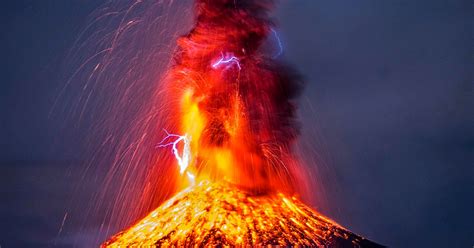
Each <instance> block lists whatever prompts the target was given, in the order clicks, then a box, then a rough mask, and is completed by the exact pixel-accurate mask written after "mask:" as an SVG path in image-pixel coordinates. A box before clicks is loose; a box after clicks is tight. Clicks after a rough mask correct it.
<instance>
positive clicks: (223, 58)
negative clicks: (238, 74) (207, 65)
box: [211, 53, 242, 70]
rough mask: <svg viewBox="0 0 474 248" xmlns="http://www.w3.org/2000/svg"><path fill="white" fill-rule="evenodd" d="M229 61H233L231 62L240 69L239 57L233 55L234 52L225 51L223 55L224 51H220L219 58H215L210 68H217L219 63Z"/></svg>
mask: <svg viewBox="0 0 474 248" xmlns="http://www.w3.org/2000/svg"><path fill="white" fill-rule="evenodd" d="M230 63H233V64H235V65H237V67H238V68H239V70H241V69H242V68H241V67H240V60H239V58H237V57H235V56H234V54H232V53H226V55H224V53H221V58H220V59H219V60H217V61H216V62H214V63H213V64H212V65H211V66H212V68H214V69H217V68H218V67H219V66H220V65H223V64H230Z"/></svg>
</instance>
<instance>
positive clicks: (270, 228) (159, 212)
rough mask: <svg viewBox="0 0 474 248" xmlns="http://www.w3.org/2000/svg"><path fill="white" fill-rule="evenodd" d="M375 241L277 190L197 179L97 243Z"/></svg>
mask: <svg viewBox="0 0 474 248" xmlns="http://www.w3.org/2000/svg"><path fill="white" fill-rule="evenodd" d="M130 246H134V247H136V246H140V247H169V246H171V247H262V246H265V247H267V246H280V247H289V246H292V247H295V246H297V247H377V246H376V245H375V244H374V243H372V242H370V241H368V240H366V239H364V238H361V237H359V236H357V235H354V234H353V233H351V232H349V231H347V230H346V229H344V228H342V227H341V226H339V225H337V224H336V223H334V222H333V221H331V220H329V219H327V218H325V217H323V216H321V215H320V214H318V213H316V212H315V211H313V210H311V209H310V208H308V207H307V206H306V205H304V204H303V203H301V202H300V201H298V200H297V199H296V198H292V197H287V196H285V195H283V194H274V195H264V196H258V195H249V194H248V193H247V192H245V191H242V190H238V189H237V188H235V187H233V186H230V185H228V184H218V183H210V182H207V181H203V182H201V183H199V184H198V185H195V186H193V187H191V188H188V189H186V190H184V191H183V192H181V193H179V194H178V195H176V196H174V197H173V198H171V199H170V200H168V201H167V202H165V203H164V204H163V205H162V206H161V207H159V208H158V209H156V210H154V211H153V212H151V213H150V214H149V215H148V216H146V217H145V218H143V219H142V220H141V221H139V222H138V223H136V224H135V225H133V226H132V227H131V228H129V229H127V230H125V231H123V232H121V233H119V234H117V235H115V236H114V237H112V238H111V239H110V240H109V241H107V242H105V243H104V244H103V247H130Z"/></svg>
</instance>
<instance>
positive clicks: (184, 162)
mask: <svg viewBox="0 0 474 248" xmlns="http://www.w3.org/2000/svg"><path fill="white" fill-rule="evenodd" d="M163 130H164V131H165V133H166V137H165V138H164V139H163V140H162V141H161V142H160V143H159V144H158V147H168V146H171V147H172V150H171V151H172V152H173V155H174V157H175V158H176V160H177V161H178V165H179V173H180V174H183V173H184V172H185V171H186V169H187V168H188V166H189V162H190V161H191V147H190V144H189V143H190V140H191V138H190V137H188V135H187V134H184V135H178V134H172V133H169V132H168V131H166V129H163ZM173 138H174V140H173ZM170 140H171V141H170ZM181 141H182V142H183V151H182V152H181V155H180V152H179V149H178V144H179V142H181ZM165 142H167V143H165ZM187 175H188V177H189V178H190V179H192V180H194V175H192V174H191V173H190V172H187Z"/></svg>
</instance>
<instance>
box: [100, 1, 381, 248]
mask: <svg viewBox="0 0 474 248" xmlns="http://www.w3.org/2000/svg"><path fill="white" fill-rule="evenodd" d="M195 2H196V3H195V7H196V13H197V16H196V23H195V26H194V28H193V29H192V30H191V31H190V32H189V33H188V34H187V35H185V36H183V37H181V38H180V39H178V49H177V51H176V52H175V55H174V64H173V66H172V67H171V68H170V71H169V72H168V76H167V78H166V82H165V84H164V87H163V89H161V90H160V91H161V92H165V93H164V97H163V101H165V102H166V107H167V108H168V109H167V111H169V113H170V115H172V116H170V117H169V118H167V120H168V119H169V122H168V123H167V127H165V128H166V130H164V131H163V137H162V138H163V139H162V140H161V141H159V140H157V142H156V144H157V145H156V149H157V152H169V153H170V156H174V157H175V158H176V160H177V162H176V163H177V164H178V168H177V169H176V171H179V173H180V174H181V175H182V177H181V178H182V182H180V183H179V184H180V185H181V187H182V188H185V189H184V190H183V191H182V192H181V193H178V194H177V195H176V196H174V197H173V198H171V199H170V200H168V201H167V202H165V203H164V204H163V205H162V206H161V207H159V208H158V209H156V210H154V211H152V212H151V213H150V214H149V215H148V216H146V217H145V218H144V219H142V220H141V221H139V222H137V223H136V224H135V225H133V226H132V227H130V228H128V229H127V230H125V231H123V232H121V233H119V234H117V235H115V236H113V237H112V238H111V239H110V240H108V241H106V242H105V243H104V244H103V246H104V247H126V246H174V247H183V246H185V247H188V246H199V247H202V246H245V247H248V246H268V245H279V246H331V247H332V246H337V247H341V246H344V247H346V246H355V247H359V246H371V245H375V244H373V243H371V242H370V241H367V240H365V239H364V238H362V237H359V236H357V235H355V234H353V233H351V232H349V231H347V230H346V229H344V228H342V227H340V226H339V225H337V224H336V223H334V222H333V221H330V220H328V219H327V218H325V217H323V216H321V215H319V214H317V213H316V212H315V211H313V210H311V209H310V208H309V207H307V206H305V205H304V204H303V203H302V202H300V201H299V200H298V199H297V198H296V197H293V195H298V194H302V187H301V185H302V184H304V182H305V178H304V177H303V176H302V174H304V173H301V169H302V166H301V165H300V164H299V163H298V159H297V158H296V156H295V155H294V153H293V152H292V147H293V143H294V142H295V139H296V137H297V134H298V130H297V126H298V125H296V117H295V103H294V100H295V98H296V96H297V95H298V93H299V91H300V88H301V81H300V80H299V77H298V75H297V73H295V72H294V71H293V70H292V69H291V68H289V67H288V66H286V65H284V64H283V63H282V62H281V61H279V60H276V59H275V57H276V56H275V53H268V52H265V51H264V49H262V45H263V44H265V42H267V41H268V37H271V36H272V35H276V32H275V30H274V29H273V28H272V26H273V24H272V23H271V21H269V17H268V10H269V8H270V7H272V5H273V1H271V0H258V1H252V0H196V1H195ZM277 39H278V37H277ZM278 42H279V39H278ZM280 46H281V44H277V46H275V47H280ZM276 53H277V55H279V54H280V53H281V51H276ZM160 101H161V100H160ZM163 176H167V175H163Z"/></svg>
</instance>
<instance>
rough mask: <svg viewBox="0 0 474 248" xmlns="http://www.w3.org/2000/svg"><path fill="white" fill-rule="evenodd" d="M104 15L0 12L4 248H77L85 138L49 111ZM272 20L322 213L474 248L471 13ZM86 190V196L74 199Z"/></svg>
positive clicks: (395, 242) (34, 7)
mask: <svg viewBox="0 0 474 248" xmlns="http://www.w3.org/2000/svg"><path fill="white" fill-rule="evenodd" d="M98 5H99V3H98V1H87V0H84V1H79V0H68V1H61V0H44V1H34V0H30V1H25V0H22V1H12V2H10V3H4V4H2V8H1V10H0V12H1V15H0V18H1V22H0V26H1V29H0V30H1V33H0V51H1V55H2V56H1V57H2V59H1V60H0V61H1V63H2V64H1V66H0V73H1V85H0V95H1V97H0V102H1V105H0V109H1V111H2V113H1V116H2V119H1V122H0V123H1V128H0V246H2V247H7V248H8V247H31V246H36V247H43V246H44V247H46V246H51V245H53V244H54V243H55V242H56V245H57V246H58V247H62V246H66V247H68V246H71V244H68V243H67V242H66V241H64V240H67V239H56V240H55V238H56V236H57V233H58V231H59V229H60V226H61V222H62V220H63V217H64V214H65V211H67V208H68V204H69V200H70V199H71V198H79V199H84V201H86V200H87V199H88V196H89V195H90V194H91V193H92V192H93V191H94V182H93V181H92V180H86V181H80V180H79V178H78V177H77V176H74V174H73V175H70V174H67V173H68V171H69V170H68V165H69V164H70V163H71V162H70V161H76V160H77V159H79V160H80V158H78V157H77V156H75V155H74V153H71V152H70V151H74V150H75V149H78V150H79V149H81V148H80V147H81V144H78V142H76V140H78V138H79V134H78V133H77V132H69V131H64V128H62V127H63V125H64V122H63V121H62V120H63V119H64V118H65V116H61V115H60V114H59V115H55V116H54V117H49V112H50V110H51V108H52V104H53V102H54V100H55V98H56V96H57V94H58V89H60V88H61V86H62V85H63V84H64V74H67V72H64V71H62V70H64V67H63V66H62V65H63V63H64V61H65V60H66V58H65V57H66V52H67V50H68V49H69V48H71V46H72V44H73V42H74V40H75V37H76V35H77V33H78V32H79V30H81V28H83V27H84V25H85V24H86V18H87V16H88V15H89V14H90V13H91V12H92V11H93V10H94V9H96V8H97V6H98ZM276 18H277V19H278V22H279V24H280V29H279V32H280V36H281V40H282V43H283V46H284V49H285V53H284V56H285V57H286V59H287V60H288V61H289V62H290V63H291V64H293V65H294V66H295V67H297V68H298V70H299V71H300V72H301V74H303V75H304V77H305V79H306V81H307V86H306V89H305V91H304V94H303V96H302V98H301V101H300V102H301V105H300V109H301V111H300V113H301V119H302V126H303V129H302V133H303V135H302V139H303V140H302V143H304V144H307V145H309V146H310V147H312V148H313V149H314V150H315V151H316V152H315V153H317V155H318V156H319V157H320V158H319V159H318V167H317V169H316V170H317V171H318V173H319V174H318V176H315V177H313V180H317V181H318V183H317V184H318V185H320V187H322V188H323V189H324V192H325V193H324V194H320V195H318V197H317V198H318V201H317V202H316V203H315V205H316V207H317V208H318V209H319V210H321V211H322V212H323V213H324V214H326V215H327V216H329V217H331V218H333V219H335V220H336V221H338V222H339V223H341V224H342V225H344V226H346V227H347V228H349V229H351V230H352V231H354V232H356V233H359V234H362V235H364V236H366V237H369V238H370V239H373V240H375V241H378V242H380V243H382V244H385V245H388V246H392V247H471V246H472V245H474V215H473V214H472V210H471V209H472V206H473V205H474V169H473V168H474V78H473V64H474V63H473V57H472V54H473V50H472V40H473V38H474V37H473V7H472V4H471V3H470V1H453V0H443V1H442V0H419V1H413V0H411V1H409V0H399V1H377V0H360V1H350V0H337V1H319V0H293V1H284V2H282V3H281V5H280V7H279V8H278V11H277V15H276ZM62 147H67V149H62ZM66 151H69V152H66ZM312 155H313V154H312ZM308 157H314V156H308ZM308 160H309V161H311V159H310V158H308ZM78 164H80V163H78ZM78 166H80V165H78ZM77 182H82V183H84V184H87V185H90V186H88V187H86V190H84V191H83V192H80V193H79V194H78V193H75V194H77V195H74V196H71V192H73V190H72V189H73V187H74V184H75V183H77ZM76 214H77V215H78V216H68V218H67V220H69V219H71V220H73V219H80V218H81V216H80V212H78V213H76ZM66 224H67V223H66ZM66 226H67V225H66ZM89 231H90V232H92V234H89V233H78V232H77V231H76V230H75V229H74V226H70V227H68V230H67V231H64V232H63V233H62V235H64V236H77V235H83V236H88V235H92V236H93V229H92V231H91V230H89ZM76 239H77V237H76ZM87 239H88V238H84V240H87ZM58 240H60V241H58ZM79 240H81V239H79ZM88 242H90V243H94V241H88ZM90 243H78V244H76V245H77V246H79V247H84V246H87V245H88V244H90Z"/></svg>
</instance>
